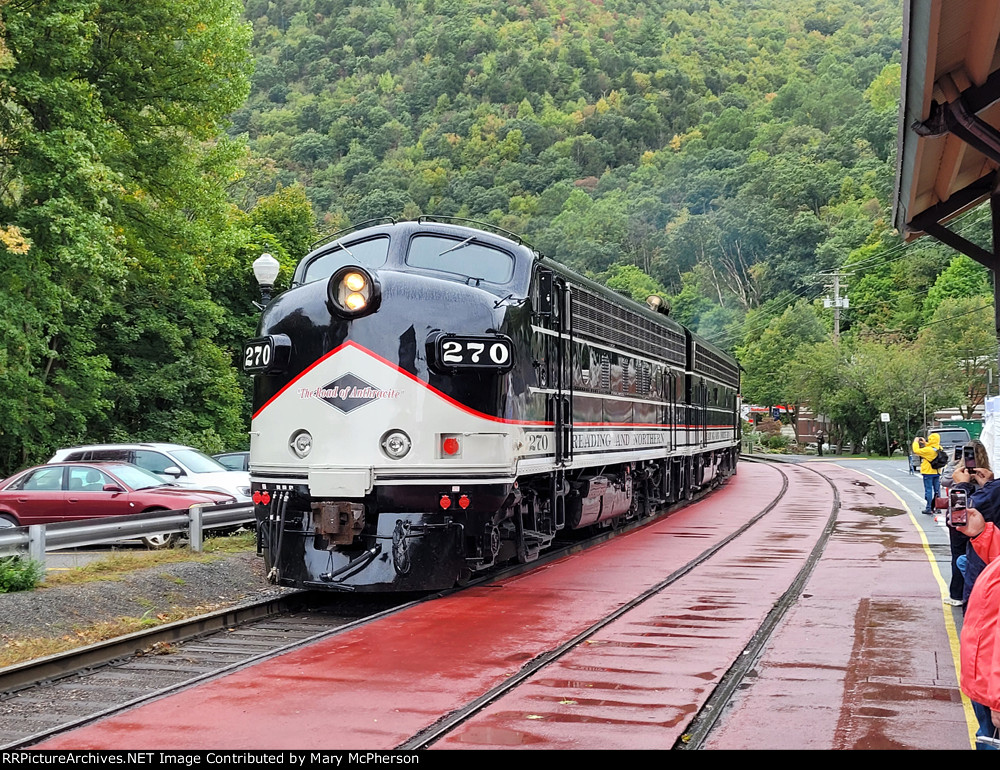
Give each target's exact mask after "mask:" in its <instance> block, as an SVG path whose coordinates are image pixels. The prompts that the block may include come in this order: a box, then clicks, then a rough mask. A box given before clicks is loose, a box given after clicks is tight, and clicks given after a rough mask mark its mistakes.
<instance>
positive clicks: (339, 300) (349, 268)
mask: <svg viewBox="0 0 1000 770" xmlns="http://www.w3.org/2000/svg"><path fill="white" fill-rule="evenodd" d="M326 297H327V304H328V305H329V306H330V311H331V312H332V313H334V314H335V315H339V316H342V317H344V318H358V317H360V316H364V315H368V314H370V313H374V312H375V311H376V310H378V308H379V305H380V304H381V303H382V285H381V284H380V283H379V280H378V275H377V274H376V273H374V272H373V271H369V270H366V269H365V268H363V267H360V266H358V265H346V266H345V267H342V268H340V269H339V270H337V271H336V272H335V273H334V274H333V275H331V276H330V280H329V281H328V282H327V285H326Z"/></svg>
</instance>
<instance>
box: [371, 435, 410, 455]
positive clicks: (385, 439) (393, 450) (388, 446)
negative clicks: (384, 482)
mask: <svg viewBox="0 0 1000 770" xmlns="http://www.w3.org/2000/svg"><path fill="white" fill-rule="evenodd" d="M379 443H380V444H381V446H382V451H383V452H385V455H386V457H389V458H391V459H393V460H399V459H400V458H402V457H406V454H407V452H409V451H410V447H411V446H413V442H411V441H410V437H409V436H407V435H406V434H405V433H403V431H401V430H391V431H389V432H388V433H386V434H385V435H383V436H382V440H381V441H380V442H379Z"/></svg>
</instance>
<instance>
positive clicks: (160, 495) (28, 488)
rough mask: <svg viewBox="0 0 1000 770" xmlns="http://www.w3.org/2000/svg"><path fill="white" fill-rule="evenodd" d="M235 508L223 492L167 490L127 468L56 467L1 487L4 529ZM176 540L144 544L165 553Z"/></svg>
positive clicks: (32, 472) (28, 472)
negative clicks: (203, 507)
mask: <svg viewBox="0 0 1000 770" xmlns="http://www.w3.org/2000/svg"><path fill="white" fill-rule="evenodd" d="M234 502H236V500H235V499H234V498H233V496H232V495H230V494H226V493H224V492H215V491H210V490H197V489H188V488H186V487H178V486H174V485H171V484H165V483H164V482H163V480H162V479H161V478H160V477H159V476H157V475H156V474H154V473H150V472H149V471H146V470H143V469H142V468H138V467H136V466H135V465H130V464H128V463H87V464H84V463H55V464H46V465H37V466H35V467H34V468H28V469H27V470H25V471H21V472H20V473H17V474H15V475H13V476H11V477H10V478H9V479H7V480H6V481H3V482H0V528H2V527H19V526H27V525H29V524H50V523H53V522H57V521H73V520H77V519H90V518H100V517H103V516H126V515H128V514H130V513H145V512H147V511H156V510H163V511H174V510H180V509H182V508H188V507H190V506H192V505H197V504H199V503H205V504H208V505H224V504H226V503H234ZM176 538H177V536H176V535H150V536H149V537H145V538H143V542H144V543H145V544H146V545H148V546H150V547H151V548H162V547H164V546H167V545H169V544H170V543H171V542H173V541H174V540H175V539H176Z"/></svg>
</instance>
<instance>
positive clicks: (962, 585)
mask: <svg viewBox="0 0 1000 770" xmlns="http://www.w3.org/2000/svg"><path fill="white" fill-rule="evenodd" d="M952 468H953V469H952ZM980 468H981V469H983V473H981V474H977V473H976V471H977V470H978V469H980ZM992 478H993V473H992V471H990V458H989V455H988V454H986V447H985V446H984V445H983V443H982V442H981V441H970V442H969V443H968V444H966V445H965V446H964V447H962V448H960V449H956V450H955V458H954V461H953V463H949V466H948V468H946V469H945V471H944V473H943V474H942V480H941V483H942V484H943V485H946V486H947V487H948V489H949V490H951V489H962V490H964V491H965V492H966V494H968V495H969V497H972V496H973V495H975V493H976V492H978V491H979V490H980V489H982V488H983V486H984V485H985V484H986V483H987V482H988V481H990V480H992ZM973 504H974V503H973ZM948 545H949V547H950V549H951V581H950V582H949V584H948V598H947V599H945V600H944V603H945V604H950V605H952V606H953V607H958V606H964V605H965V603H966V602H967V601H968V598H969V596H968V594H969V593H970V592H971V591H972V582H974V581H970V582H969V585H968V590H966V574H967V572H968V567H966V569H962V568H960V567H959V561H958V560H959V559H960V558H961V557H962V556H965V558H966V562H965V563H966V565H968V560H969V553H970V551H971V550H972V549H971V548H969V538H967V537H966V536H965V535H964V534H962V532H961V531H960V530H958V529H956V528H954V527H948ZM973 557H974V560H975V563H976V567H977V568H976V570H975V572H976V574H977V575H978V574H979V572H980V571H981V570H982V568H983V566H984V565H983V564H982V560H981V559H980V558H979V557H978V556H975V554H974V553H973Z"/></svg>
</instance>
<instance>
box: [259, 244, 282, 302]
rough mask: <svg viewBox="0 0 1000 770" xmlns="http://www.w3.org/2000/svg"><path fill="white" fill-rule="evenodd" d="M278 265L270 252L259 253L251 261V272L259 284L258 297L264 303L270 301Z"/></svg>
mask: <svg viewBox="0 0 1000 770" xmlns="http://www.w3.org/2000/svg"><path fill="white" fill-rule="evenodd" d="M280 267H281V265H280V264H278V260H276V259H275V258H274V257H272V256H271V255H270V254H261V255H260V256H259V257H257V259H255V260H254V261H253V274H254V277H255V278H256V279H257V283H258V284H260V298H261V300H263V302H264V304H265V305H266V304H267V303H268V302H270V301H271V289H272V288H274V281H275V279H277V277H278V270H279V268H280Z"/></svg>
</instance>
